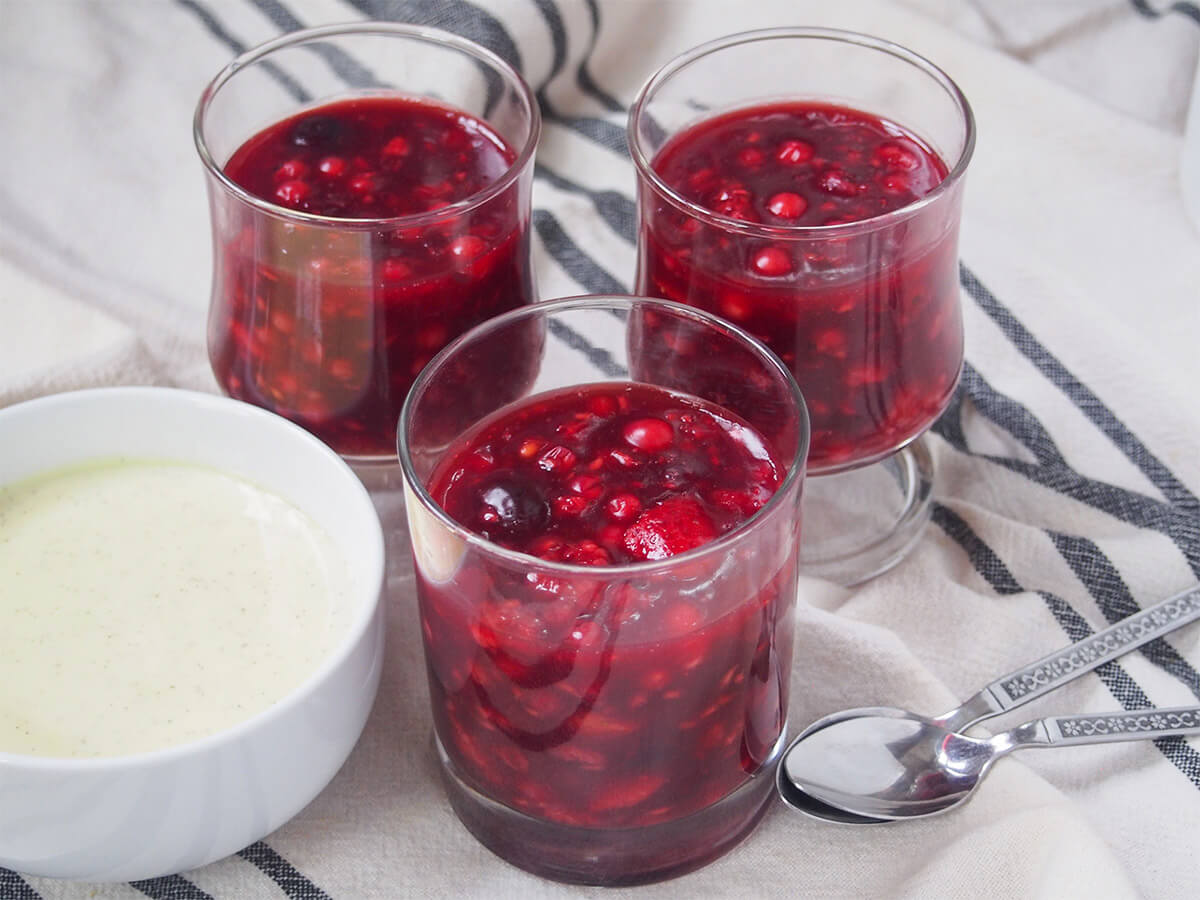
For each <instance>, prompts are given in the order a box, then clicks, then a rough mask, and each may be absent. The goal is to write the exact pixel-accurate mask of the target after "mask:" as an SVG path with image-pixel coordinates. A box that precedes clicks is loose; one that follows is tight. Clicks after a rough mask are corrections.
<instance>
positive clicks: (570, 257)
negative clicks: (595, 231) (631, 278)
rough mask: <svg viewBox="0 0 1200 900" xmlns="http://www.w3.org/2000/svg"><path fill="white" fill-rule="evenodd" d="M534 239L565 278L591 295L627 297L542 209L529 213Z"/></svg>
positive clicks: (624, 291) (554, 219)
mask: <svg viewBox="0 0 1200 900" xmlns="http://www.w3.org/2000/svg"><path fill="white" fill-rule="evenodd" d="M533 227H534V228H535V229H537V233H538V237H540V238H541V239H542V243H543V244H544V245H545V247H546V249H547V250H548V251H549V252H550V255H551V256H553V257H554V259H555V261H556V262H557V263H558V264H559V265H560V266H562V267H563V269H564V270H565V271H566V273H567V274H568V275H570V276H571V277H572V278H573V279H575V281H578V282H579V283H580V284H581V285H583V286H584V288H585V289H586V290H587V291H588V292H589V293H591V294H627V293H629V291H628V290H627V289H626V288H625V286H624V285H623V284H621V282H619V281H617V279H616V278H614V277H613V276H612V275H610V274H609V273H608V270H607V269H605V268H604V267H603V266H601V265H600V264H599V263H597V262H596V261H595V260H594V259H592V258H591V257H590V256H588V255H587V254H586V253H584V252H583V251H582V250H580V249H579V248H578V247H577V246H575V244H574V243H573V242H572V241H571V239H570V238H569V237H567V233H566V232H565V231H563V227H562V226H561V225H560V224H559V223H558V220H557V219H556V218H554V215H553V214H552V213H550V212H549V211H547V210H544V209H535V210H534V211H533Z"/></svg>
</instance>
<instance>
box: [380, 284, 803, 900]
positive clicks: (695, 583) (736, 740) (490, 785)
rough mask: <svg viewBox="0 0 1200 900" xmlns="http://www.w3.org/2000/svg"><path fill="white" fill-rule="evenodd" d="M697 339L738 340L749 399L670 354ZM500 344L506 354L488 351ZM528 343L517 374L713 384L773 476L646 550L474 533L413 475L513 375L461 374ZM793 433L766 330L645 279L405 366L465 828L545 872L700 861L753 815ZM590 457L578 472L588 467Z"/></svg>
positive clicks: (576, 877)
mask: <svg viewBox="0 0 1200 900" xmlns="http://www.w3.org/2000/svg"><path fill="white" fill-rule="evenodd" d="M584 335H586V336H587V337H586V342H585V341H583V340H580V337H581V336H584ZM539 341H540V344H539ZM698 342H703V343H704V344H705V345H706V346H709V347H711V348H713V350H714V351H715V352H716V353H718V354H721V356H722V358H735V359H737V360H738V361H739V365H740V368H741V372H742V373H743V375H744V376H745V377H746V378H749V379H752V380H754V382H755V383H756V385H757V392H756V395H755V397H754V402H752V403H741V402H739V400H738V398H736V397H727V396H724V395H721V394H719V393H716V392H714V391H713V390H712V379H711V378H710V377H708V375H707V373H706V371H705V369H704V366H703V365H700V366H697V365H696V364H695V362H694V361H693V360H692V359H690V358H689V357H687V356H681V355H680V353H681V349H683V348H688V347H690V346H692V345H694V344H696V343H698ZM513 348H519V353H518V352H513ZM530 348H533V349H534V352H532V353H530V352H529V350H530ZM506 351H509V358H510V360H511V361H512V364H513V365H514V366H515V367H516V368H515V369H514V370H513V372H511V373H510V372H508V371H505V370H504V369H500V370H497V368H496V360H497V358H498V357H502V356H503V355H504V353H505V352H506ZM520 356H524V357H525V359H521V358H519V357H520ZM527 359H532V360H533V361H534V366H533V374H534V376H535V377H533V378H532V379H530V380H529V383H528V386H527V393H528V395H530V396H532V395H539V396H543V397H544V396H545V394H544V392H547V391H550V392H557V391H560V390H562V389H566V388H575V387H577V386H580V385H589V384H594V383H606V384H613V383H616V384H624V383H626V382H629V381H631V380H632V381H640V382H643V383H648V384H653V385H659V386H662V387H665V388H668V389H670V390H671V391H675V392H687V393H690V394H692V395H694V396H698V397H700V398H702V399H705V400H709V401H712V402H716V403H720V404H722V405H723V406H724V407H725V408H726V409H728V410H730V411H732V412H734V413H737V414H738V415H740V416H741V417H742V418H743V419H745V420H746V421H747V422H748V423H749V424H750V425H752V426H754V427H755V428H756V429H757V430H758V431H759V432H761V433H762V434H763V435H764V436H765V439H766V441H767V443H768V444H769V447H770V449H771V450H772V451H773V454H774V457H775V458H776V459H777V460H779V461H780V466H781V480H780V485H779V488H778V490H777V491H776V493H775V494H774V495H773V496H772V497H771V499H770V500H768V501H767V502H766V505H765V506H763V507H762V508H761V509H760V510H759V511H758V512H757V513H756V514H754V515H752V516H751V517H750V518H748V519H746V520H745V521H744V522H742V523H741V524H740V525H739V526H737V527H736V528H734V529H733V530H732V531H729V532H728V533H726V534H724V535H723V536H721V537H719V538H717V539H716V540H713V541H712V542H711V543H707V544H703V545H702V546H699V547H697V548H695V549H692V550H690V551H688V552H685V553H681V554H680V555H677V556H672V557H669V558H665V559H660V560H657V561H654V560H649V561H643V562H637V563H631V564H623V565H612V564H609V565H598V566H589V565H577V564H571V563H566V562H558V561H549V560H547V559H543V558H539V557H535V556H532V555H527V554H525V553H522V552H517V551H515V550H512V549H508V548H506V547H504V546H501V545H500V544H498V543H493V542H490V541H488V540H486V539H485V538H484V537H482V536H481V535H479V534H477V533H475V532H474V531H472V530H469V529H467V528H464V527H463V526H462V525H460V524H458V523H457V522H456V521H455V520H454V519H452V518H451V517H450V516H449V515H448V514H447V513H446V511H445V510H444V509H443V508H442V507H441V506H440V505H439V503H438V501H436V500H435V499H434V497H433V495H432V494H431V490H433V491H437V490H439V488H438V487H437V485H438V484H444V483H446V482H443V481H441V480H439V479H442V478H445V477H446V476H445V474H444V473H442V474H439V473H438V466H439V463H440V462H441V461H442V460H443V458H444V457H448V458H450V459H457V458H458V455H459V450H458V448H461V447H462V446H463V445H464V435H469V434H471V433H477V432H476V429H477V427H478V426H479V423H480V419H481V417H486V416H487V415H488V414H490V413H495V412H496V411H497V410H500V409H501V408H503V407H504V406H505V405H506V403H507V402H508V401H510V400H512V399H513V397H512V396H511V395H508V396H499V395H498V396H495V397H494V402H493V403H492V404H491V407H490V409H487V410H481V409H480V408H478V407H476V406H470V405H464V404H460V403H459V402H457V401H456V399H455V398H456V397H457V396H459V391H458V387H457V386H458V385H459V384H461V383H462V382H463V381H464V380H466V381H472V380H476V381H480V382H484V383H494V382H496V380H497V379H499V381H500V382H502V383H512V382H514V381H516V380H518V379H520V378H527V377H528V376H529V374H530V370H529V369H528V368H527V363H526V360H527ZM675 362H678V363H681V365H674V364H673V363H675ZM531 402H533V403H535V404H536V403H537V402H539V401H537V400H534V401H531ZM542 402H544V401H542ZM581 402H582V401H581ZM535 408H537V409H539V415H540V408H539V407H535ZM579 418H580V421H590V420H589V413H588V412H587V408H586V407H585V408H584V409H583V411H582V412H581V413H580V416H579ZM535 421H536V420H535ZM522 433H523V432H522ZM466 443H468V444H469V441H467V442H466ZM522 446H523V445H522ZM807 446H808V420H807V414H806V412H805V408H804V402H803V399H802V397H801V395H800V393H799V390H798V388H797V387H796V384H795V381H794V380H793V379H792V377H791V375H790V374H789V373H788V371H787V369H786V368H785V367H784V366H783V365H782V363H781V362H780V361H779V359H778V358H777V357H775V356H774V354H772V353H771V352H770V351H768V350H767V349H766V348H765V347H763V346H762V345H761V344H760V343H759V342H757V341H755V340H753V339H752V338H750V337H748V336H747V335H746V334H744V333H743V332H741V331H740V330H739V329H737V328H735V327H733V326H730V325H729V324H728V323H726V322H723V321H721V320H720V319H717V318H716V317H714V316H710V315H709V314H707V313H705V312H702V311H699V310H695V309H693V308H690V307H686V306H681V305H678V304H674V303H667V302H664V301H659V300H650V299H646V298H635V297H584V298H575V299H569V300H559V301H551V302H545V303H537V304H534V305H533V306H529V307H525V308H522V309H520V310H516V311H514V312H510V313H507V314H505V315H503V316H500V317H498V318H496V319H493V320H491V321H490V322H487V323H484V324H483V325H480V326H477V327H476V328H474V329H472V330H471V331H470V332H468V333H467V334H466V335H464V336H463V337H462V338H460V339H459V340H458V341H457V342H455V343H454V344H452V345H451V346H450V347H448V348H447V349H446V350H445V351H443V352H442V353H441V354H440V355H439V356H438V357H437V358H435V359H434V361H433V362H432V363H430V365H429V366H428V367H427V368H426V369H425V371H424V372H423V373H422V374H421V375H420V376H419V377H418V379H417V382H416V384H415V385H414V387H413V389H412V392H411V394H410V395H409V399H408V401H407V403H406V404H405V407H404V411H403V414H402V416H401V420H400V428H399V451H400V462H401V465H402V471H403V473H404V479H405V486H406V506H407V511H408V519H409V531H410V537H411V541H412V550H413V557H414V561H415V570H416V576H417V592H418V597H419V604H420V615H421V626H422V630H423V636H424V642H425V658H426V664H427V668H428V674H429V687H430V696H431V701H432V709H433V719H434V726H435V737H436V746H437V751H438V754H439V756H440V760H441V765H442V772H443V776H444V781H445V786H446V790H447V793H448V795H449V798H450V801H451V803H452V805H453V807H454V809H455V811H456V813H457V814H458V816H459V818H460V819H461V820H462V822H463V823H464V824H465V825H466V827H467V828H468V829H470V831H471V832H473V833H474V834H475V836H476V837H477V838H478V839H479V840H480V841H481V842H482V843H484V844H485V845H486V846H487V847H489V848H490V849H492V850H493V851H494V852H496V853H497V854H499V855H500V856H502V857H504V858H505V859H507V860H509V861H511V862H513V863H514V864H516V865H518V866H521V867H523V868H525V869H528V870H531V871H533V872H536V873H537V874H539V875H543V876H546V877H549V878H554V879H558V880H563V881H569V882H578V883H588V884H604V885H616V884H632V883H639V882H646V881H652V880H657V879H661V878H667V877H670V876H673V875H677V874H681V873H682V872H686V871H688V870H690V869H694V868H696V867H697V866H700V865H702V864H703V863H705V862H707V861H708V860H711V859H713V858H715V857H717V856H719V855H720V854H722V853H724V852H725V851H727V850H728V849H729V848H730V847H732V846H733V845H734V844H736V843H737V842H738V841H739V840H740V839H741V838H743V837H744V836H745V835H746V834H748V833H749V831H750V830H751V829H752V828H753V826H754V825H755V823H756V822H757V821H758V819H759V817H760V815H761V814H762V812H763V811H764V810H765V809H766V807H767V804H768V802H769V801H770V800H771V799H772V797H773V785H772V777H771V771H772V769H773V765H774V763H775V762H776V760H777V757H778V754H779V752H780V750H781V745H782V744H781V742H782V741H783V739H784V733H785V730H786V718H787V708H788V679H789V673H790V670H791V661H792V648H793V632H794V607H795V600H796V591H797V541H798V538H799V527H800V522H799V507H800V493H801V484H802V481H803V475H804V460H805V455H806V451H807ZM625 449H628V448H625ZM597 458H599V457H597ZM531 464H532V463H531ZM579 465H580V466H582V465H583V463H582V461H581V462H580V463H579ZM607 465H609V462H608V461H607V457H606V462H605V463H604V465H603V466H596V467H587V469H586V471H587V473H588V475H587V477H592V473H594V475H595V477H596V478H597V479H598V480H599V482H600V483H601V484H603V482H604V480H605V479H606V478H607V477H612V476H606V474H605V473H606V472H608V471H610V470H609V469H607V468H606V466H607ZM717 467H719V466H717ZM454 477H456V476H451V480H450V482H449V483H453V480H454ZM509 477H511V473H510V475H509ZM700 477H701V478H702V479H703V478H707V477H708V476H707V474H702V475H701V476H700ZM568 483H569V482H568ZM581 484H582V482H581ZM580 489H583V488H582V487H581V488H580ZM593 546H594V545H593ZM681 613H683V614H682V615H681Z"/></svg>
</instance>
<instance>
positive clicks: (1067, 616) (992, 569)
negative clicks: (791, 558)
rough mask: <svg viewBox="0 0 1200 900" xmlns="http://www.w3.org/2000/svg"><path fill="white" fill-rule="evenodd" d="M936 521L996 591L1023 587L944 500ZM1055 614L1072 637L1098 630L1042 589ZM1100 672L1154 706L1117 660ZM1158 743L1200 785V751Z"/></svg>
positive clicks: (1131, 703) (1128, 706)
mask: <svg viewBox="0 0 1200 900" xmlns="http://www.w3.org/2000/svg"><path fill="white" fill-rule="evenodd" d="M933 521H934V522H935V523H936V524H937V525H938V527H939V528H941V529H942V531H944V532H945V533H946V535H947V536H948V537H949V538H951V539H952V540H953V541H955V543H957V544H958V545H959V546H960V547H962V548H963V550H964V551H965V552H966V554H967V558H968V559H969V560H970V561H971V564H972V565H973V566H974V567H975V571H976V572H978V573H979V574H980V575H981V576H982V577H983V578H984V580H986V581H987V582H988V584H989V585H991V587H992V589H993V590H995V591H996V593H998V594H1001V595H1011V594H1014V593H1017V592H1018V591H1020V590H1022V588H1021V586H1020V584H1019V583H1018V582H1017V580H1016V578H1015V577H1014V576H1013V574H1012V572H1011V571H1010V570H1009V568H1008V567H1007V566H1006V565H1005V564H1004V562H1003V560H1001V559H1000V558H999V557H998V556H997V555H996V554H995V552H993V551H992V550H991V548H989V547H988V546H987V544H985V543H984V542H983V540H982V539H981V538H980V537H979V535H977V534H976V533H975V531H974V529H972V528H971V526H970V525H968V524H967V522H966V521H965V520H964V519H963V518H962V517H961V516H959V515H958V514H957V513H955V512H954V511H952V510H951V509H949V508H948V507H946V506H943V505H942V504H940V503H935V504H934V505H933ZM1038 595H1039V596H1040V597H1041V598H1042V600H1043V602H1045V604H1046V607H1047V609H1049V610H1050V613H1051V615H1053V616H1054V618H1055V620H1056V621H1057V622H1058V624H1059V625H1060V626H1061V627H1062V629H1063V631H1064V632H1066V634H1067V637H1068V639H1069V640H1071V641H1073V642H1074V641H1081V640H1083V639H1084V638H1085V637H1088V636H1089V635H1091V634H1093V633H1094V631H1093V629H1092V627H1091V626H1090V625H1088V623H1087V621H1086V620H1085V619H1084V618H1083V617H1082V616H1080V615H1079V613H1077V612H1076V611H1075V610H1074V609H1072V608H1071V606H1070V604H1068V603H1066V602H1065V601H1064V600H1062V599H1061V598H1060V597H1056V596H1055V595H1054V594H1051V593H1049V592H1046V591H1038ZM1095 672H1096V675H1097V676H1098V677H1099V678H1100V680H1101V681H1102V682H1103V683H1104V685H1105V687H1107V688H1108V690H1109V692H1110V693H1111V694H1112V695H1113V697H1114V698H1116V700H1117V702H1118V703H1120V704H1121V707H1122V708H1123V709H1125V710H1129V711H1133V710H1139V709H1149V708H1151V707H1152V706H1153V704H1152V703H1151V702H1150V698H1149V697H1148V696H1146V693H1145V691H1143V690H1142V689H1141V687H1139V686H1138V684H1137V683H1136V682H1135V681H1134V680H1133V679H1132V678H1130V677H1129V674H1128V673H1127V672H1125V670H1124V669H1122V668H1121V667H1120V665H1119V664H1118V663H1116V662H1115V661H1110V662H1107V663H1105V664H1104V665H1102V666H1100V667H1098V668H1097V669H1096V670H1095ZM1154 745H1155V746H1156V747H1157V748H1158V749H1159V751H1160V752H1161V753H1162V754H1163V756H1165V757H1166V758H1167V759H1168V760H1170V762H1171V763H1172V764H1173V765H1174V766H1175V767H1176V768H1177V769H1178V770H1179V771H1180V772H1182V773H1183V774H1184V775H1185V776H1186V777H1187V778H1188V780H1190V781H1191V782H1192V784H1194V785H1195V786H1196V787H1198V788H1200V751H1196V750H1195V749H1193V748H1192V747H1191V746H1190V745H1189V744H1188V743H1187V742H1186V741H1185V740H1184V739H1183V738H1180V737H1171V738H1158V739H1156V740H1155V741H1154Z"/></svg>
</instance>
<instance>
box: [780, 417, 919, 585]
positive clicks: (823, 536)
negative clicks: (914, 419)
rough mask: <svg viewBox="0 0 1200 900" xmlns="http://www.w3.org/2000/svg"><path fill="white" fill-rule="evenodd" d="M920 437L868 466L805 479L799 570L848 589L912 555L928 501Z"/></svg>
mask: <svg viewBox="0 0 1200 900" xmlns="http://www.w3.org/2000/svg"><path fill="white" fill-rule="evenodd" d="M927 441H928V438H927V437H926V436H925V435H921V436H920V437H918V438H917V439H916V440H915V441H913V442H912V443H910V444H909V445H908V446H906V447H904V448H902V449H901V450H898V451H897V452H896V453H894V454H892V455H891V456H889V457H887V458H886V459H883V460H880V461H879V462H877V463H874V464H872V465H869V466H863V467H862V468H859V469H851V470H849V471H846V472H839V473H836V474H832V475H819V476H812V477H810V478H808V479H807V480H806V482H805V485H804V501H803V505H802V507H801V509H802V513H803V522H804V525H803V529H802V533H803V539H802V540H801V542H800V565H801V572H802V573H803V574H805V575H808V576H810V577H813V578H823V579H825V580H827V581H832V582H835V583H837V584H841V585H843V586H845V587H850V586H852V585H855V584H861V583H862V582H864V581H867V580H868V579H870V578H874V577H875V576H876V575H880V574H882V573H883V572H886V571H887V570H888V569H890V568H891V567H892V566H894V565H896V563H898V562H900V560H902V559H903V558H904V557H905V556H906V555H908V552H909V551H910V550H912V548H913V546H914V545H915V544H916V542H917V539H918V538H919V537H920V536H921V531H922V530H923V529H924V528H925V523H926V522H928V521H929V515H930V512H931V503H932V500H933V476H934V471H933V456H932V454H931V453H930V452H929V447H928V445H927Z"/></svg>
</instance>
